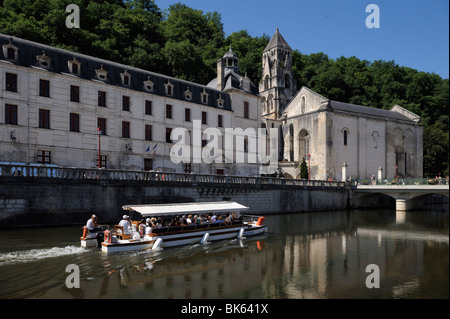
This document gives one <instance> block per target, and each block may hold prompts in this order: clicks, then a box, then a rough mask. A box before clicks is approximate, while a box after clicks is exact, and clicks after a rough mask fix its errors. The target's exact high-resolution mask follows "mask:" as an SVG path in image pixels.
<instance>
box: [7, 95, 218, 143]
mask: <svg viewBox="0 0 450 319" xmlns="http://www.w3.org/2000/svg"><path fill="white" fill-rule="evenodd" d="M187 110H188V109H187ZM17 114H18V112H17V105H13V104H5V124H10V125H18V120H17V117H18V116H17ZM187 114H188V112H186V115H187ZM218 121H219V125H218V126H219V127H222V115H220V114H219V115H218ZM38 127H39V128H44V129H50V110H46V109H39V121H38ZM97 127H98V131H99V133H100V134H101V135H107V119H106V118H101V117H99V118H98V119H97ZM69 131H70V132H75V133H79V132H80V114H78V113H70V114H69ZM130 131H131V123H130V122H128V121H122V137H123V138H130V137H131V134H130ZM171 132H172V129H171V128H166V143H172V141H171V139H170V134H171ZM144 138H145V140H146V141H152V140H153V126H152V125H150V124H146V125H145V129H144ZM205 145H206V141H202V146H205Z"/></svg>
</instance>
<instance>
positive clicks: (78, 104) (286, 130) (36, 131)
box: [0, 29, 423, 180]
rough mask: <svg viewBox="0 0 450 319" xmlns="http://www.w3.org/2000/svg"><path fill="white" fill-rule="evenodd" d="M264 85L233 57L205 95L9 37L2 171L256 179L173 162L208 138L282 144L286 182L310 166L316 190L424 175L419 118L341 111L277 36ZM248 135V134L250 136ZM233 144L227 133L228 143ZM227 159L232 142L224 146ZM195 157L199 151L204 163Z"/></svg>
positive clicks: (223, 62) (346, 107)
mask: <svg viewBox="0 0 450 319" xmlns="http://www.w3.org/2000/svg"><path fill="white" fill-rule="evenodd" d="M262 70H263V71H262V75H261V79H260V81H259V86H257V85H255V84H254V83H253V82H252V81H251V80H250V79H249V78H248V77H247V76H246V75H245V74H244V75H242V74H241V73H240V70H239V57H238V56H237V55H236V54H235V53H234V52H233V50H232V48H230V50H229V51H228V52H227V53H226V54H225V55H224V56H223V57H222V58H221V59H219V60H218V62H217V77H216V78H214V79H212V80H211V81H210V82H209V83H208V84H206V85H203V84H198V83H193V82H189V81H184V80H180V79H177V78H173V77H169V76H165V75H162V74H157V73H154V72H151V71H148V70H142V69H138V68H134V67H130V66H127V65H123V64H119V63H115V62H112V61H107V60H104V59H99V58H95V57H91V56H86V55H83V54H79V53H76V52H71V51H67V50H62V49H58V48H55V47H50V46H47V45H43V44H39V43H35V42H31V41H27V40H23V39H19V38H13V37H10V36H8V35H3V34H0V145H1V147H0V163H28V164H36V165H57V166H64V167H83V168H96V167H104V168H110V169H122V170H156V169H159V170H163V171H164V170H165V171H171V172H179V173H202V174H228V175H240V176H257V175H259V174H260V172H261V166H262V164H261V163H258V162H257V163H254V162H250V161H248V160H247V161H245V162H237V161H236V158H237V156H238V153H242V155H243V157H244V158H246V159H248V158H250V157H253V156H254V155H255V154H254V153H256V150H255V149H254V148H253V147H251V145H249V138H248V136H243V141H244V145H243V147H242V149H238V148H236V149H235V150H234V152H235V153H234V154H232V155H231V156H230V157H232V158H226V156H225V155H224V154H221V155H220V156H219V157H220V158H217V156H216V158H215V159H214V161H209V162H205V161H202V162H199V161H195V159H194V158H190V160H186V161H184V162H181V163H174V162H173V161H172V160H171V154H170V152H171V149H172V148H173V146H174V143H176V141H174V140H173V139H172V137H171V135H172V134H171V133H172V131H173V130H174V129H176V128H180V127H181V128H185V130H186V132H188V133H189V134H187V135H188V136H186V137H185V138H182V140H183V142H184V143H186V145H187V146H188V147H189V148H190V149H192V150H194V149H195V148H196V147H204V146H205V145H207V144H208V142H209V140H208V136H206V134H202V135H200V136H199V137H198V138H200V139H201V141H197V142H198V143H196V142H195V141H193V138H194V137H193V136H192V130H193V127H194V123H195V122H198V123H200V125H201V128H202V129H207V128H211V127H212V128H216V129H217V130H218V131H219V132H221V133H224V131H225V130H226V129H227V128H242V129H243V130H246V129H251V130H254V131H257V130H258V129H260V128H266V130H267V132H274V130H270V129H272V128H274V129H276V132H277V133H278V134H277V135H278V136H277V137H276V138H277V139H278V154H277V157H278V160H279V172H281V173H282V174H284V176H285V177H292V178H297V177H298V176H299V171H300V170H299V165H300V162H301V161H302V159H303V158H305V159H306V160H307V163H308V165H309V171H310V178H311V179H335V180H341V179H342V178H343V174H342V172H343V166H346V175H347V176H346V177H350V176H351V177H353V178H370V176H371V175H376V176H377V173H378V171H379V170H380V169H381V171H382V172H383V178H385V177H386V178H391V177H393V176H395V174H398V175H399V176H411V177H421V176H422V161H423V155H422V130H423V127H422V125H421V123H420V118H419V117H418V116H417V115H415V114H413V113H411V112H409V111H407V110H405V109H403V108H402V107H401V106H398V105H395V106H393V107H392V109H391V110H381V109H375V108H369V107H365V106H359V105H351V104H347V103H342V102H339V101H331V100H329V99H327V98H326V97H324V96H322V95H320V94H318V93H316V92H313V91H311V90H310V89H308V88H306V87H301V88H298V87H297V83H296V82H295V80H294V78H293V74H292V49H291V47H290V46H289V44H288V43H287V42H286V40H285V39H284V38H283V36H282V35H281V33H280V32H279V30H278V29H277V30H276V32H275V34H274V36H273V37H272V39H271V40H270V42H269V44H268V45H267V47H266V48H265V50H264V52H263V54H262ZM244 134H245V133H244ZM223 135H225V134H223ZM215 142H216V144H215V145H217V147H218V148H222V149H223V148H224V141H223V140H219V141H215ZM194 153H195V152H192V154H194Z"/></svg>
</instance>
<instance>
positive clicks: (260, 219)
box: [256, 216, 266, 226]
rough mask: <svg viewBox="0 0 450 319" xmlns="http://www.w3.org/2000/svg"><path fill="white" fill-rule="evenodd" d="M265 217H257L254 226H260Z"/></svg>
mask: <svg viewBox="0 0 450 319" xmlns="http://www.w3.org/2000/svg"><path fill="white" fill-rule="evenodd" d="M265 219H266V218H265V217H262V216H261V217H259V218H258V221H257V222H256V226H262V225H263V224H264V220H265Z"/></svg>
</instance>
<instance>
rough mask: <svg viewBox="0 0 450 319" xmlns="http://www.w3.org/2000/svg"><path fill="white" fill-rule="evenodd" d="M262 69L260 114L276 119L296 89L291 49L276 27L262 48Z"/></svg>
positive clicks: (266, 117)
mask: <svg viewBox="0 0 450 319" xmlns="http://www.w3.org/2000/svg"><path fill="white" fill-rule="evenodd" d="M262 69H263V72H262V81H261V83H260V84H259V93H260V95H261V96H262V98H263V99H262V105H263V110H262V114H263V117H264V118H265V119H268V120H278V118H279V117H280V115H281V111H282V110H283V109H284V108H285V107H286V105H287V104H288V103H289V102H290V101H291V100H292V98H293V96H294V94H295V92H296V90H297V84H296V83H295V81H294V79H293V77H292V49H291V47H290V46H289V44H288V43H287V42H286V40H285V39H284V38H283V36H282V35H281V33H280V31H279V30H278V28H277V30H276V31H275V34H274V35H273V37H272V39H271V40H270V42H269V44H268V45H267V46H266V48H265V49H264V52H263V56H262Z"/></svg>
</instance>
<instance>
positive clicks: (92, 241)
mask: <svg viewBox="0 0 450 319" xmlns="http://www.w3.org/2000/svg"><path fill="white" fill-rule="evenodd" d="M80 241H81V247H85V248H90V247H96V246H97V238H83V237H81V238H80Z"/></svg>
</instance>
